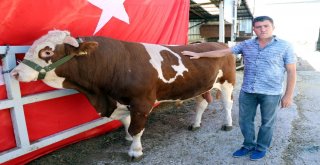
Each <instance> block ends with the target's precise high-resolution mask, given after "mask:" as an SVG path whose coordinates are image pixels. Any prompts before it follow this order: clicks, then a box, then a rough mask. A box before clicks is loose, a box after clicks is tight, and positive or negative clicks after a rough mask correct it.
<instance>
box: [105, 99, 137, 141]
mask: <svg viewBox="0 0 320 165" xmlns="http://www.w3.org/2000/svg"><path fill="white" fill-rule="evenodd" d="M110 118H111V119H114V120H120V121H121V123H122V124H123V126H124V129H125V131H126V137H125V138H126V140H128V141H132V136H131V135H130V134H129V132H128V129H129V125H130V121H131V117H130V112H129V110H128V107H127V106H125V105H122V104H120V103H117V109H115V110H114V112H113V113H112V114H111V116H110Z"/></svg>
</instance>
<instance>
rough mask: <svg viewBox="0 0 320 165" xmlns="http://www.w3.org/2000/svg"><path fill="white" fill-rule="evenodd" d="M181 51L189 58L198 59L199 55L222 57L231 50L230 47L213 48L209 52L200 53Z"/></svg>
mask: <svg viewBox="0 0 320 165" xmlns="http://www.w3.org/2000/svg"><path fill="white" fill-rule="evenodd" d="M181 53H182V54H183V55H185V56H190V59H198V58H201V57H211V58H217V57H223V56H225V55H227V54H230V53H232V51H231V48H227V49H221V50H215V51H210V52H201V53H195V52H190V51H183V52H181Z"/></svg>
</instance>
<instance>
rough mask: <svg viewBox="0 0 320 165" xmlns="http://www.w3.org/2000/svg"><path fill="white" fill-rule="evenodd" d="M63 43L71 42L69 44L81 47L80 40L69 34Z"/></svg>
mask: <svg viewBox="0 0 320 165" xmlns="http://www.w3.org/2000/svg"><path fill="white" fill-rule="evenodd" d="M63 43H66V44H69V45H71V46H74V47H79V43H78V41H77V40H76V39H75V38H73V37H71V36H67V37H66V38H65V39H64V40H63Z"/></svg>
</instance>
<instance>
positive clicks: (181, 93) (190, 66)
mask: <svg viewBox="0 0 320 165" xmlns="http://www.w3.org/2000/svg"><path fill="white" fill-rule="evenodd" d="M168 48H170V50H172V51H174V52H176V53H177V54H179V56H180V57H181V60H182V62H183V64H184V65H185V67H186V68H187V71H185V72H184V73H183V74H182V75H181V76H178V77H177V78H176V80H175V81H174V82H172V83H163V82H162V81H160V80H159V85H158V88H159V90H158V92H157V96H158V99H159V100H166V99H187V98H190V97H194V96H197V95H199V94H202V93H204V92H205V91H208V90H210V89H211V88H212V86H213V84H214V82H215V81H216V80H219V81H221V82H222V81H228V82H229V83H232V84H234V82H235V78H234V77H235V61H234V57H233V55H232V54H230V55H228V56H225V57H221V58H200V59H197V60H194V59H190V58H189V57H188V56H184V55H182V54H181V52H182V51H193V52H207V51H213V50H219V49H225V48H227V46H226V45H225V44H221V43H201V44H192V45H186V46H170V47H168ZM168 58H169V57H168ZM171 61H174V60H167V61H164V62H163V63H166V65H167V66H168V67H167V70H165V73H166V74H168V78H169V77H170V75H171V77H172V75H174V74H175V73H176V72H175V71H174V70H173V69H172V67H170V66H173V65H176V63H171ZM219 70H220V71H222V73H223V76H222V77H221V78H219V79H217V76H218V73H219ZM222 83H223V82H222Z"/></svg>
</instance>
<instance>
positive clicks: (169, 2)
mask: <svg viewBox="0 0 320 165" xmlns="http://www.w3.org/2000/svg"><path fill="white" fill-rule="evenodd" d="M0 11H1V12H0V18H2V19H0V25H1V27H0V36H1V37H0V45H4V44H10V45H26V44H27V45H30V44H32V43H33V41H34V40H35V39H37V38H39V37H40V36H42V35H43V34H46V33H47V32H48V31H49V30H52V29H62V30H69V31H70V32H71V35H73V36H78V35H79V36H92V35H101V36H107V37H112V38H116V39H121V40H126V41H137V42H147V43H159V44H186V43H187V33H188V22H189V0H88V1H87V0H77V1H73V0H65V1H62V0H55V1H49V0H41V1H26V0H10V1H2V2H1V3H0ZM100 20H101V21H100ZM99 23H100V25H101V29H99V30H98V29H97V26H98V24H99ZM96 30H98V31H97V32H96V33H95V31H96Z"/></svg>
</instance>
